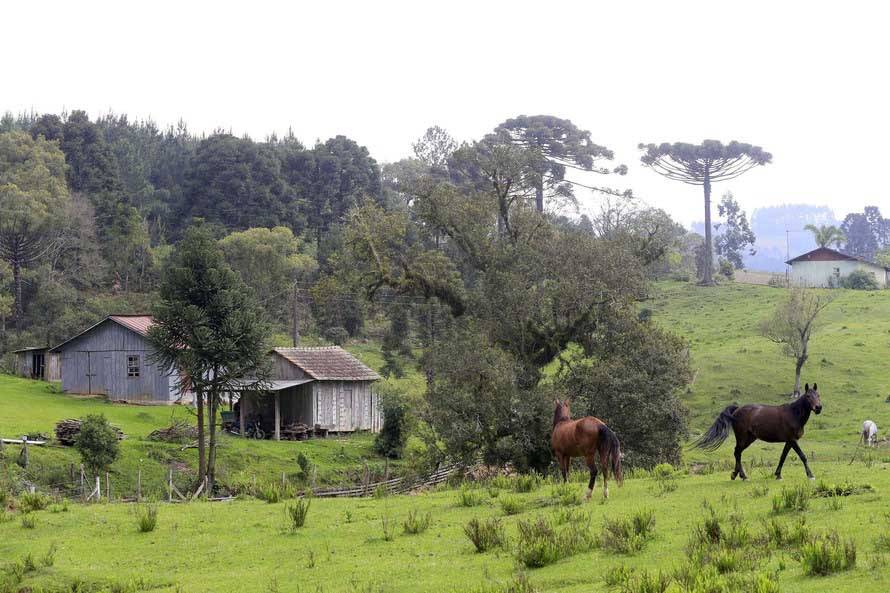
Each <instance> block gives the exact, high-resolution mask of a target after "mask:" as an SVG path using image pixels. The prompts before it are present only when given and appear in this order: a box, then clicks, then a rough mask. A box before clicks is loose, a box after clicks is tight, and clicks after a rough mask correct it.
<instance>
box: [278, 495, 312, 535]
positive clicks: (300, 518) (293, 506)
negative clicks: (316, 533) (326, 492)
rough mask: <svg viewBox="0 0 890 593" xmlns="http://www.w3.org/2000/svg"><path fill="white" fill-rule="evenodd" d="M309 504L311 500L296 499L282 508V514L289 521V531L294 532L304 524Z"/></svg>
mask: <svg viewBox="0 0 890 593" xmlns="http://www.w3.org/2000/svg"><path fill="white" fill-rule="evenodd" d="M311 502H312V500H311V499H309V498H298V499H297V500H295V501H294V502H293V503H289V504H286V505H285V506H284V513H285V516H286V517H287V519H288V521H289V526H290V530H291V531H296V530H297V529H300V528H301V527H303V526H304V525H305V524H306V517H308V516H309V505H310V504H311Z"/></svg>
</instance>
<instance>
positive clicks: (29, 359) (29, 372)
mask: <svg viewBox="0 0 890 593" xmlns="http://www.w3.org/2000/svg"><path fill="white" fill-rule="evenodd" d="M13 354H15V374H16V375H18V376H20V377H28V378H29V379H42V380H44V381H61V380H62V371H61V366H60V364H59V355H58V354H56V353H54V352H50V349H49V347H47V346H34V347H31V348H21V349H19V350H15V351H14V352H13Z"/></svg>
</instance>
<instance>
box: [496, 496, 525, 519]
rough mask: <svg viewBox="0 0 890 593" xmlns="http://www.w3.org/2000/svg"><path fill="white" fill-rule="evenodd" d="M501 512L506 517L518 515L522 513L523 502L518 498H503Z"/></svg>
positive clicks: (501, 498) (501, 499)
mask: <svg viewBox="0 0 890 593" xmlns="http://www.w3.org/2000/svg"><path fill="white" fill-rule="evenodd" d="M499 502H500V504H501V510H502V511H504V514H505V515H518V514H519V513H521V512H522V501H521V500H520V499H519V497H516V496H501V497H500V499H499Z"/></svg>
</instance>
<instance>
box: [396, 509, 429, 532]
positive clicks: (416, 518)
mask: <svg viewBox="0 0 890 593" xmlns="http://www.w3.org/2000/svg"><path fill="white" fill-rule="evenodd" d="M432 521H433V515H432V514H431V513H422V514H421V513H419V512H417V510H416V509H412V510H410V511H408V516H407V517H406V518H405V521H404V522H403V523H402V530H403V531H404V532H405V533H407V534H410V535H416V534H418V533H423V532H424V531H426V530H427V529H429V527H430V523H432Z"/></svg>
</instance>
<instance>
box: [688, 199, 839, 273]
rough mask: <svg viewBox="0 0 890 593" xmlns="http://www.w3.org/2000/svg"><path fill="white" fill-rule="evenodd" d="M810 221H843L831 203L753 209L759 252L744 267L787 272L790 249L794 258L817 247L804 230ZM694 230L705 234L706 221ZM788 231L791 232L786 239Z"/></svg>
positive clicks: (753, 222) (752, 227)
mask: <svg viewBox="0 0 890 593" xmlns="http://www.w3.org/2000/svg"><path fill="white" fill-rule="evenodd" d="M808 224H815V225H821V224H826V225H827V224H834V225H840V222H839V221H838V220H837V219H836V218H835V217H834V212H833V211H832V210H831V208H829V207H828V206H813V205H811V204H782V205H781V206H770V207H769V208H758V209H756V210H754V212H752V213H751V230H753V231H754V234H755V235H756V237H757V242H756V244H755V249H756V250H757V253H755V254H754V255H747V256H745V259H744V261H745V266H746V267H747V268H749V269H751V270H762V271H765V272H784V271H785V261H787V259H788V258H787V257H786V256H787V255H788V253H789V252H790V255H791V257H794V256H796V255H800V254H801V253H805V252H807V251H809V250H811V249H814V248H815V247H816V243H815V242H814V241H813V236H812V235H811V234H810V233H809V232H808V231H805V230H804V227H805V226H806V225H808ZM692 229H693V231H695V232H697V233H703V232H704V223H701V222H697V223H694V224H693V225H692ZM786 230H787V231H790V232H789V233H788V234H787V238H786V233H785V231H786ZM786 241H787V243H786Z"/></svg>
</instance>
